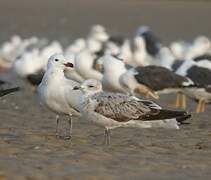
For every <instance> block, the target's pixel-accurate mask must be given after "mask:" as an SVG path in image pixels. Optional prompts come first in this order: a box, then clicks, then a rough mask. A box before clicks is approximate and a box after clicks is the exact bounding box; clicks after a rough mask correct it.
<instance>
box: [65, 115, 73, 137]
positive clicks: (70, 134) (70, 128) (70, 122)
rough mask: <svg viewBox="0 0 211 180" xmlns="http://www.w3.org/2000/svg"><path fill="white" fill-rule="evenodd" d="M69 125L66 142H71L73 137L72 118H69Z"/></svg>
mask: <svg viewBox="0 0 211 180" xmlns="http://www.w3.org/2000/svg"><path fill="white" fill-rule="evenodd" d="M68 124H69V129H68V135H67V136H66V137H65V140H69V139H70V138H71V136H72V129H73V122H72V117H71V116H69V120H68Z"/></svg>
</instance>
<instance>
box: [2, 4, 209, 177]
mask: <svg viewBox="0 0 211 180" xmlns="http://www.w3.org/2000/svg"><path fill="white" fill-rule="evenodd" d="M41 2H42V3H41ZM50 2H51V3H50ZM0 3H1V6H0V27H1V31H0V41H3V40H6V39H8V38H9V37H10V35H12V34H14V33H17V34H21V35H22V36H24V37H29V36H31V35H38V36H40V37H46V36H47V37H49V38H50V39H59V40H61V41H62V42H63V43H64V44H65V43H67V42H69V40H70V39H74V38H76V37H78V36H84V33H85V32H87V30H88V28H89V26H90V25H91V24H93V23H99V22H100V23H102V24H104V25H106V26H107V27H108V28H109V31H110V32H112V33H119V32H121V33H122V34H123V35H129V34H131V33H133V32H134V29H135V28H136V27H137V26H139V25H140V24H148V25H150V26H151V27H152V28H153V29H155V31H156V32H157V34H159V35H160V36H161V37H162V38H163V39H164V41H170V40H173V39H177V38H185V39H191V38H192V37H194V36H196V35H198V34H206V35H210V32H211V23H210V22H209V20H210V19H209V17H210V16H211V4H210V3H207V2H197V1H194V2H193V3H187V2H182V1H179V2H175V1H173V2H172V1H161V2H160V1H159V2H158V1H156V2H152V1H139V0H131V1H129V0H113V1H111V0H108V1H107V0H106V1H102V0H99V1H98V0H89V1H85V0H84V1H82V0H77V1H74V0H71V1H68V0H62V1H61V0H60V1H56V0H51V1H50V0H45V1H41V0H37V1H28V0H19V1H12V0H7V1H4V2H3V1H2V0H1V2H0ZM0 76H1V79H8V80H9V81H11V82H15V83H16V84H20V85H21V86H22V85H23V83H22V82H20V81H17V82H16V80H15V78H14V77H13V75H12V74H11V73H7V74H1V75H0ZM174 98H175V96H174V95H171V96H162V97H161V100H160V101H159V103H160V104H162V105H164V106H172V104H173V102H174ZM195 106H196V104H195V102H192V101H189V102H188V110H189V111H193V110H194V108H195ZM210 115H211V106H207V109H206V112H205V113H203V114H195V113H193V117H192V119H191V124H190V125H186V126H182V127H181V129H180V130H163V129H141V130H140V129H129V128H127V129H126V128H125V129H123V128H121V129H116V130H114V131H112V139H111V140H112V141H111V145H110V146H109V147H106V146H104V145H103V144H102V143H103V133H104V132H103V129H100V128H97V127H95V126H94V125H92V124H90V123H88V122H86V121H78V120H74V129H73V130H74V134H73V139H72V141H71V142H70V141H63V140H60V139H56V138H55V126H56V122H55V115H54V114H53V113H51V112H49V111H48V110H47V109H46V108H44V107H41V106H40V105H39V103H38V100H37V97H36V95H34V94H33V93H32V92H31V91H29V87H28V86H23V88H22V91H20V92H18V93H15V94H11V95H8V96H6V97H3V98H1V99H0V124H1V126H0V179H4V178H7V179H21V180H22V179H29V180H32V179H147V180H151V179H156V180H159V179H160V180H165V179H166V180H169V179H171V180H173V179H175V180H176V179H186V180H193V179H203V180H204V179H210V177H211V121H210ZM65 127H67V122H66V121H63V122H62V127H61V133H64V132H65V130H64V129H65Z"/></svg>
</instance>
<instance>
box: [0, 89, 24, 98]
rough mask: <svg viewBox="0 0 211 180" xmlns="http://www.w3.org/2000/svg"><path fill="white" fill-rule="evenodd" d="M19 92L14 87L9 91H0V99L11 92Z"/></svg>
mask: <svg viewBox="0 0 211 180" xmlns="http://www.w3.org/2000/svg"><path fill="white" fill-rule="evenodd" d="M19 90H20V87H14V88H10V89H4V90H1V91H0V97H1V96H5V95H7V94H10V93H12V92H16V91H19Z"/></svg>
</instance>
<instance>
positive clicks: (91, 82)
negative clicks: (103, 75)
mask: <svg viewBox="0 0 211 180" xmlns="http://www.w3.org/2000/svg"><path fill="white" fill-rule="evenodd" d="M73 89H74V90H78V89H80V90H81V91H82V92H84V93H85V94H88V95H92V94H95V93H98V92H101V91H102V84H101V82H100V81H98V80H96V79H88V80H86V81H84V82H83V83H82V84H81V85H80V86H75V87H74V88H73Z"/></svg>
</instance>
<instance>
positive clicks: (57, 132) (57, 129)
mask: <svg viewBox="0 0 211 180" xmlns="http://www.w3.org/2000/svg"><path fill="white" fill-rule="evenodd" d="M59 120H60V119H59V115H56V138H58V137H59Z"/></svg>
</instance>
